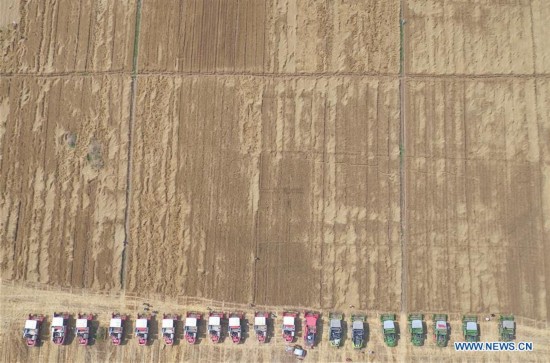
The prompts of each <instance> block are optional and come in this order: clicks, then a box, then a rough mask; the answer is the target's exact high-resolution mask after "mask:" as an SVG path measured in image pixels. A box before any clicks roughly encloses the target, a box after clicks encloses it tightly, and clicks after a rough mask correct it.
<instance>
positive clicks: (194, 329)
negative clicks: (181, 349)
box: [183, 311, 202, 344]
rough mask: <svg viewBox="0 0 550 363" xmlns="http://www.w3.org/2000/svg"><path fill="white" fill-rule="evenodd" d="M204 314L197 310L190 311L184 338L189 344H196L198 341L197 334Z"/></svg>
mask: <svg viewBox="0 0 550 363" xmlns="http://www.w3.org/2000/svg"><path fill="white" fill-rule="evenodd" d="M201 317H202V315H201V314H199V313H195V312H191V311H190V312H188V313H187V315H186V317H185V325H184V326H183V334H184V338H185V340H186V341H187V343H189V344H195V343H196V342H197V335H198V332H199V328H198V326H199V321H200V320H201Z"/></svg>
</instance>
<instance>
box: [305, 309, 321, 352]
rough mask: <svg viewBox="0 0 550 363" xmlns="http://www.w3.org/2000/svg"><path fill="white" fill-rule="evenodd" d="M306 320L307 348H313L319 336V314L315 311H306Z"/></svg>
mask: <svg viewBox="0 0 550 363" xmlns="http://www.w3.org/2000/svg"><path fill="white" fill-rule="evenodd" d="M304 318H305V320H306V330H305V334H304V343H305V345H306V347H309V348H313V346H314V345H315V338H316V336H317V320H319V314H318V313H315V312H313V311H305V312H304Z"/></svg>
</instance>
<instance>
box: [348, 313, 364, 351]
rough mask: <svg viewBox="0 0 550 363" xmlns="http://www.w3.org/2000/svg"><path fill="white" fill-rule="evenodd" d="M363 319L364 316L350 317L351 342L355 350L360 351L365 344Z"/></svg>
mask: <svg viewBox="0 0 550 363" xmlns="http://www.w3.org/2000/svg"><path fill="white" fill-rule="evenodd" d="M365 319H366V317H365V315H352V316H351V342H352V344H353V348H355V349H361V348H363V345H364V344H365Z"/></svg>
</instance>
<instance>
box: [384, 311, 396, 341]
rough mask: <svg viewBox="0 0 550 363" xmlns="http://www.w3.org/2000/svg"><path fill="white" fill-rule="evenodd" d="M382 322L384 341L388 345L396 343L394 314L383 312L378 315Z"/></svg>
mask: <svg viewBox="0 0 550 363" xmlns="http://www.w3.org/2000/svg"><path fill="white" fill-rule="evenodd" d="M380 321H381V322H382V332H383V333H384V342H385V343H386V345H387V346H388V347H395V346H396V345H397V328H396V324H395V314H383V315H382V316H380Z"/></svg>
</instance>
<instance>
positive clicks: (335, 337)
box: [329, 313, 343, 348]
mask: <svg viewBox="0 0 550 363" xmlns="http://www.w3.org/2000/svg"><path fill="white" fill-rule="evenodd" d="M342 318H343V315H342V314H340V313H330V314H329V320H330V330H329V341H330V345H332V346H333V347H337V348H338V347H340V344H341V343H342Z"/></svg>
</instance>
